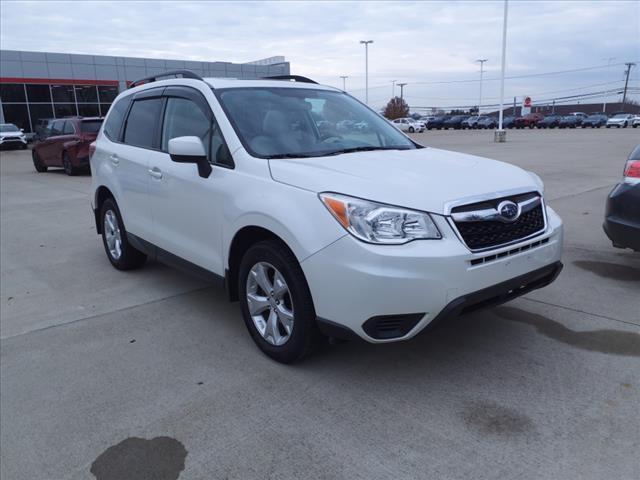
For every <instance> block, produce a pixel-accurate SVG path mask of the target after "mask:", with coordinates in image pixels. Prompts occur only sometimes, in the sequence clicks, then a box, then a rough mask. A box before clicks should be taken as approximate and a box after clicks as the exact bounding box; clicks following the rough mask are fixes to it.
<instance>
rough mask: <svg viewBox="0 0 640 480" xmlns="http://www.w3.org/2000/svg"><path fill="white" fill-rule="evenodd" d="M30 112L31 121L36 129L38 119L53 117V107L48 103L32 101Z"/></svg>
mask: <svg viewBox="0 0 640 480" xmlns="http://www.w3.org/2000/svg"><path fill="white" fill-rule="evenodd" d="M29 113H30V114H31V123H32V124H33V128H34V130H35V128H36V125H37V124H38V120H42V119H44V118H53V107H52V106H51V104H48V105H47V104H46V103H41V104H38V103H31V104H29Z"/></svg>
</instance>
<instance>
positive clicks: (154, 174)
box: [149, 167, 162, 180]
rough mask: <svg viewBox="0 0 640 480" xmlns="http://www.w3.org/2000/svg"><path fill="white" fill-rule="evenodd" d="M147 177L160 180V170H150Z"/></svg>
mask: <svg viewBox="0 0 640 480" xmlns="http://www.w3.org/2000/svg"><path fill="white" fill-rule="evenodd" d="M149 175H151V176H152V177H153V178H157V179H158V180H160V179H161V178H162V170H160V169H159V168H158V167H153V168H150V169H149Z"/></svg>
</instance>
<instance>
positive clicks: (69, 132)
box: [51, 120, 78, 167]
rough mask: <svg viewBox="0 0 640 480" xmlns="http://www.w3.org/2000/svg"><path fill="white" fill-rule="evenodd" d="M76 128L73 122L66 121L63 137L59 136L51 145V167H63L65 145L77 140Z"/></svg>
mask: <svg viewBox="0 0 640 480" xmlns="http://www.w3.org/2000/svg"><path fill="white" fill-rule="evenodd" d="M77 138H78V135H77V132H76V126H75V124H74V122H73V120H65V122H64V126H63V128H62V135H58V136H57V137H56V138H55V141H54V142H52V145H51V165H55V166H59V167H61V166H62V154H63V152H64V144H65V143H66V142H70V141H71V140H74V139H77Z"/></svg>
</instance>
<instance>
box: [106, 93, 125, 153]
mask: <svg viewBox="0 0 640 480" xmlns="http://www.w3.org/2000/svg"><path fill="white" fill-rule="evenodd" d="M130 103H131V95H129V96H128V97H124V98H121V99H120V100H118V101H117V102H116V103H114V104H113V105H112V106H111V108H110V109H109V115H108V117H107V121H106V122H105V124H104V130H103V132H104V134H105V135H106V136H107V138H109V139H110V140H113V141H114V142H117V141H120V132H121V131H122V124H123V123H124V117H125V115H126V114H127V109H128V108H129V104H130Z"/></svg>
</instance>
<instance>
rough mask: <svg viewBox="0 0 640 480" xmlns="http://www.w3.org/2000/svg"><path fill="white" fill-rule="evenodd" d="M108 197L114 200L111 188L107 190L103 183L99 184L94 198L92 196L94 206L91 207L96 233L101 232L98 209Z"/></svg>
mask: <svg viewBox="0 0 640 480" xmlns="http://www.w3.org/2000/svg"><path fill="white" fill-rule="evenodd" d="M108 198H113V199H114V201H115V196H114V195H113V193H112V192H111V190H109V189H108V188H107V187H105V186H104V185H100V186H99V187H98V188H97V189H96V193H95V198H94V205H95V207H94V209H93V215H94V217H95V221H96V232H97V233H98V235H100V234H101V233H102V224H101V222H100V210H101V209H102V204H103V203H104V201H105V200H106V199H108Z"/></svg>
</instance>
